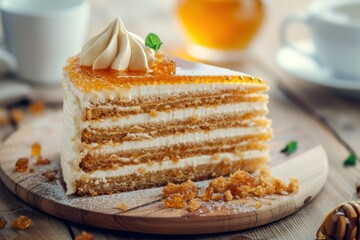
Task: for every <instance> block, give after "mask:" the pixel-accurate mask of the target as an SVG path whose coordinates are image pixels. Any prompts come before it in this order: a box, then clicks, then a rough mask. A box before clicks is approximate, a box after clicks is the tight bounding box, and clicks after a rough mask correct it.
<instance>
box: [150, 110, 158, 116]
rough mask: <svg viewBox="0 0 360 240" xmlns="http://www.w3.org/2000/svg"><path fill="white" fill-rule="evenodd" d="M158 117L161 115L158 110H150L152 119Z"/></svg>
mask: <svg viewBox="0 0 360 240" xmlns="http://www.w3.org/2000/svg"><path fill="white" fill-rule="evenodd" d="M158 115H159V113H158V112H157V111H156V110H154V109H151V110H150V117H157V116H158Z"/></svg>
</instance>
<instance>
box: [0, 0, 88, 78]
mask: <svg viewBox="0 0 360 240" xmlns="http://www.w3.org/2000/svg"><path fill="white" fill-rule="evenodd" d="M0 10H1V15H2V24H3V30H4V39H5V47H6V49H7V51H8V52H9V53H10V54H11V55H12V56H13V57H14V59H15V62H16V65H17V67H16V70H15V72H16V74H17V75H18V76H19V77H20V78H23V79H24V80H26V81H29V82H32V83H37V84H56V83H59V81H60V79H61V75H62V68H63V66H64V65H65V63H66V59H67V58H68V57H69V56H71V55H75V54H76V53H78V52H79V51H80V49H81V46H82V44H83V43H84V40H85V37H86V33H87V28H88V18H89V4H88V2H87V0H2V1H1V3H0ZM0 57H2V56H0Z"/></svg>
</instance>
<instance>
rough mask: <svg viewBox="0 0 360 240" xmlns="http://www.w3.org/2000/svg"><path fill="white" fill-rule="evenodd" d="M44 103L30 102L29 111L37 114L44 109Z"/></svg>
mask: <svg viewBox="0 0 360 240" xmlns="http://www.w3.org/2000/svg"><path fill="white" fill-rule="evenodd" d="M44 108H45V104H44V103H43V102H41V101H36V102H32V103H31V104H30V106H29V112H30V113H32V114H39V113H42V112H43V111H44Z"/></svg>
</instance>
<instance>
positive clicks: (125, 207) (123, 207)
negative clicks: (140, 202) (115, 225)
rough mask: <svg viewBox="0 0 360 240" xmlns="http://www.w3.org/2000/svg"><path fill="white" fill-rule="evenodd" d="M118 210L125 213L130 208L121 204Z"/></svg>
mask: <svg viewBox="0 0 360 240" xmlns="http://www.w3.org/2000/svg"><path fill="white" fill-rule="evenodd" d="M117 208H118V209H120V210H124V211H126V210H128V209H129V208H128V206H127V205H126V204H124V203H120V204H119V205H118V206H117Z"/></svg>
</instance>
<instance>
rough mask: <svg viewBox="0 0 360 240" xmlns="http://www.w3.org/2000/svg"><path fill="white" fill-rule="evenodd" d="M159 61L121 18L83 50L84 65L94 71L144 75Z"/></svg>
mask: <svg viewBox="0 0 360 240" xmlns="http://www.w3.org/2000/svg"><path fill="white" fill-rule="evenodd" d="M154 61H155V51H154V50H152V49H150V48H148V47H147V46H145V41H144V39H142V38H141V37H139V36H138V35H136V34H134V33H131V32H129V31H127V30H126V28H125V26H124V24H123V22H122V21H121V19H120V18H116V19H115V20H114V21H112V22H111V23H110V25H109V26H108V27H107V28H106V29H105V30H104V31H102V32H101V33H100V34H98V35H97V36H95V37H93V38H92V39H90V40H89V41H88V42H87V43H86V44H85V45H84V46H83V47H82V49H81V53H80V65H82V66H90V67H92V69H108V68H111V69H115V70H120V71H123V70H134V71H142V70H146V69H148V68H149V67H150V66H151V65H152V64H153V63H154Z"/></svg>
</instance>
